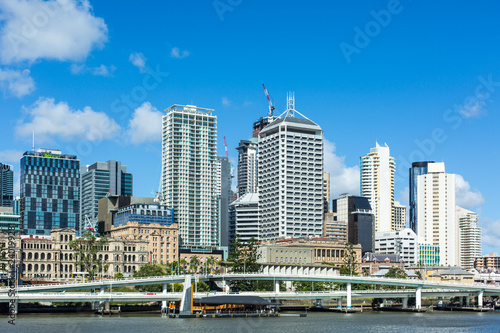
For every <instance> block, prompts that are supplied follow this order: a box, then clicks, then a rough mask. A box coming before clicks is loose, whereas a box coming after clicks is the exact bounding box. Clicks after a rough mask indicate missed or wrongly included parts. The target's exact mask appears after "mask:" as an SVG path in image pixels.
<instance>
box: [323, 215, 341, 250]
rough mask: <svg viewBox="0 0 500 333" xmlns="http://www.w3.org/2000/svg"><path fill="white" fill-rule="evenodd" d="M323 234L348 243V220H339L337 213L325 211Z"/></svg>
mask: <svg viewBox="0 0 500 333" xmlns="http://www.w3.org/2000/svg"><path fill="white" fill-rule="evenodd" d="M323 236H325V237H328V238H331V239H334V240H335V241H337V242H342V243H347V221H337V213H333V212H329V213H325V220H324V222H323Z"/></svg>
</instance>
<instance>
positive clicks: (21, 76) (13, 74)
mask: <svg viewBox="0 0 500 333" xmlns="http://www.w3.org/2000/svg"><path fill="white" fill-rule="evenodd" d="M0 87H1V88H2V90H3V91H4V92H8V93H9V94H11V95H14V96H16V97H23V96H25V95H28V94H30V93H31V92H32V91H33V90H35V81H33V78H32V77H31V76H30V71H29V70H27V69H26V70H24V71H22V72H21V71H16V70H12V69H1V68H0Z"/></svg>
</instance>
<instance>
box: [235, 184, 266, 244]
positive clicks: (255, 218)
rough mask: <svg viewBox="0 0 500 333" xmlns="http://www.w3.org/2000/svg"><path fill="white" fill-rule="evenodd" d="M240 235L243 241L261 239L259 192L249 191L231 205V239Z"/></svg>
mask: <svg viewBox="0 0 500 333" xmlns="http://www.w3.org/2000/svg"><path fill="white" fill-rule="evenodd" d="M236 234H238V235H240V237H241V238H240V239H241V241H242V242H245V243H246V242H248V241H249V240H250V238H252V237H253V238H255V239H256V240H259V241H260V228H259V194H257V193H247V194H245V195H244V196H242V197H239V198H238V199H236V200H235V201H233V202H232V203H231V204H230V205H229V239H230V242H231V241H232V240H234V238H235V236H236Z"/></svg>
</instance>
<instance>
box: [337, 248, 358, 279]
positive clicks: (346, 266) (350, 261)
mask: <svg viewBox="0 0 500 333" xmlns="http://www.w3.org/2000/svg"><path fill="white" fill-rule="evenodd" d="M358 266H359V263H358V262H357V258H356V251H355V250H354V245H353V244H352V243H350V242H347V243H346V244H345V247H344V258H343V263H342V266H340V275H352V276H357V275H358V273H357V270H358Z"/></svg>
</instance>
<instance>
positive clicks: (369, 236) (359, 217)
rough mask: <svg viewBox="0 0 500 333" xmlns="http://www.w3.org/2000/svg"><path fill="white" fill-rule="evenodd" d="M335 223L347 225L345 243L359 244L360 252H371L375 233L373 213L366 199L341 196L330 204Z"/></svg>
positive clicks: (346, 195)
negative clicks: (334, 215)
mask: <svg viewBox="0 0 500 333" xmlns="http://www.w3.org/2000/svg"><path fill="white" fill-rule="evenodd" d="M332 210H333V213H334V214H336V220H337V223H345V224H347V241H348V242H350V243H352V244H361V248H362V252H363V253H365V252H373V246H374V242H375V240H374V238H375V231H374V227H373V212H372V209H371V206H370V201H369V200H368V198H366V197H360V196H355V195H348V194H347V193H344V194H341V195H340V198H338V199H334V200H333V202H332Z"/></svg>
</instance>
